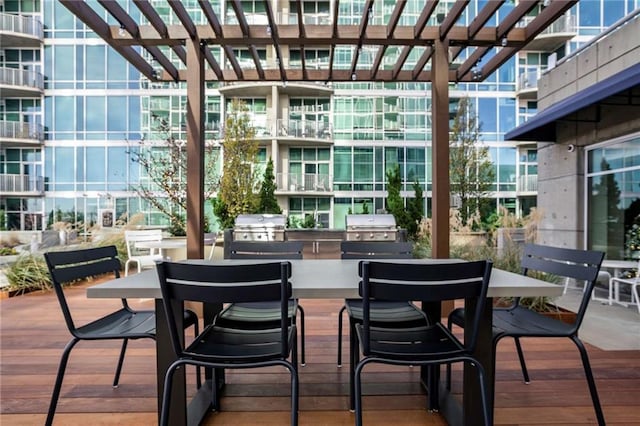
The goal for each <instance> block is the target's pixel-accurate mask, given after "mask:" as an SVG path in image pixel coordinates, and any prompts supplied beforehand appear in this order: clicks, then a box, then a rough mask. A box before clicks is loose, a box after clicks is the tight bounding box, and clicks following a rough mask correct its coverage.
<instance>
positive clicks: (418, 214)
mask: <svg viewBox="0 0 640 426" xmlns="http://www.w3.org/2000/svg"><path fill="white" fill-rule="evenodd" d="M413 191H414V192H415V196H414V197H413V198H411V199H409V200H407V214H408V215H409V223H408V224H407V233H408V234H409V236H410V237H412V238H413V237H415V236H416V235H417V234H418V225H419V224H420V221H421V220H422V217H423V216H424V194H423V191H422V186H421V185H420V183H419V182H418V181H417V180H416V181H414V182H413Z"/></svg>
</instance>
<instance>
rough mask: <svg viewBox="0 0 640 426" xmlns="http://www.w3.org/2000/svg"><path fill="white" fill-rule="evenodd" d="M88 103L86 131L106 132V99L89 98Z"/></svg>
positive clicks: (98, 97)
mask: <svg viewBox="0 0 640 426" xmlns="http://www.w3.org/2000/svg"><path fill="white" fill-rule="evenodd" d="M86 103H87V107H86V118H85V119H86V130H87V131H89V132H91V131H95V132H104V131H105V130H106V126H105V124H106V123H105V117H106V114H105V112H106V111H105V98H104V97H103V96H87V98H86Z"/></svg>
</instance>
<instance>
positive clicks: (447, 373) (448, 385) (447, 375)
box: [444, 318, 453, 390]
mask: <svg viewBox="0 0 640 426" xmlns="http://www.w3.org/2000/svg"><path fill="white" fill-rule="evenodd" d="M447 329H448V330H449V331H453V324H452V323H451V318H447ZM444 380H445V387H446V389H447V390H451V363H447V365H446V367H445V379H444Z"/></svg>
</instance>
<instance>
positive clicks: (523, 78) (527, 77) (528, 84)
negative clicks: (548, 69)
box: [518, 70, 542, 90]
mask: <svg viewBox="0 0 640 426" xmlns="http://www.w3.org/2000/svg"><path fill="white" fill-rule="evenodd" d="M541 75H542V72H541V70H529V71H526V72H523V73H521V74H520V76H519V80H518V90H533V89H537V88H538V79H539V78H540V76H541Z"/></svg>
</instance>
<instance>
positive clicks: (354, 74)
mask: <svg viewBox="0 0 640 426" xmlns="http://www.w3.org/2000/svg"><path fill="white" fill-rule="evenodd" d="M357 79H358V76H357V75H356V73H355V72H354V73H353V74H351V80H353V81H356V80H357Z"/></svg>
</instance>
